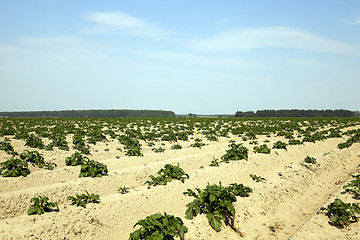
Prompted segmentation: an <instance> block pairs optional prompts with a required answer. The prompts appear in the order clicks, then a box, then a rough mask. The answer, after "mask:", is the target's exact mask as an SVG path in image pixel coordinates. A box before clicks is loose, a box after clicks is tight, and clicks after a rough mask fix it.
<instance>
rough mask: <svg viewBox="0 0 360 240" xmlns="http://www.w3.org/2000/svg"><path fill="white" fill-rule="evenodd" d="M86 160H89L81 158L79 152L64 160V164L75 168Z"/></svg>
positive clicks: (84, 157)
mask: <svg viewBox="0 0 360 240" xmlns="http://www.w3.org/2000/svg"><path fill="white" fill-rule="evenodd" d="M86 160H89V158H88V157H86V156H83V155H82V154H81V153H80V152H75V153H73V154H72V155H71V156H70V157H67V158H66V159H65V164H66V165H67V166H77V165H82V164H84V163H85V161H86Z"/></svg>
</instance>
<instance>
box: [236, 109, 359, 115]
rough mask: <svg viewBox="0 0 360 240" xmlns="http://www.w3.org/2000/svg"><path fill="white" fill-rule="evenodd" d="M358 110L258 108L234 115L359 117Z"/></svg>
mask: <svg viewBox="0 0 360 240" xmlns="http://www.w3.org/2000/svg"><path fill="white" fill-rule="evenodd" d="M359 116H360V115H359V112H353V111H349V110H344V109H338V110H299V109H290V110H258V111H256V112H253V111H246V112H242V111H237V112H236V113H235V117H359Z"/></svg>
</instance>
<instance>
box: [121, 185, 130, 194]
mask: <svg viewBox="0 0 360 240" xmlns="http://www.w3.org/2000/svg"><path fill="white" fill-rule="evenodd" d="M129 190H130V188H128V187H125V186H124V187H119V188H118V191H119V192H120V193H121V194H125V193H128V192H129Z"/></svg>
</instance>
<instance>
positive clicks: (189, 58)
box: [138, 51, 272, 69]
mask: <svg viewBox="0 0 360 240" xmlns="http://www.w3.org/2000/svg"><path fill="white" fill-rule="evenodd" d="M138 54H139V55H142V56H144V57H147V58H150V59H153V60H160V61H163V62H172V63H176V64H179V65H193V66H194V65H203V66H206V65H212V66H216V67H219V66H221V67H227V68H228V67H232V68H248V69H270V68H272V67H271V65H268V64H265V63H260V62H251V61H243V60H240V59H236V58H222V57H209V56H201V55H198V54H193V53H186V52H151V51H147V52H138Z"/></svg>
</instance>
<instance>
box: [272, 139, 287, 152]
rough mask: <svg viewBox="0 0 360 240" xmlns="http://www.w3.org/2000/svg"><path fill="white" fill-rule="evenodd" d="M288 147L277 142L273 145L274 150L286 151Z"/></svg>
mask: <svg viewBox="0 0 360 240" xmlns="http://www.w3.org/2000/svg"><path fill="white" fill-rule="evenodd" d="M286 146H287V144H286V143H284V142H282V141H277V142H276V143H274V145H273V147H272V148H273V149H285V150H286Z"/></svg>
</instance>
